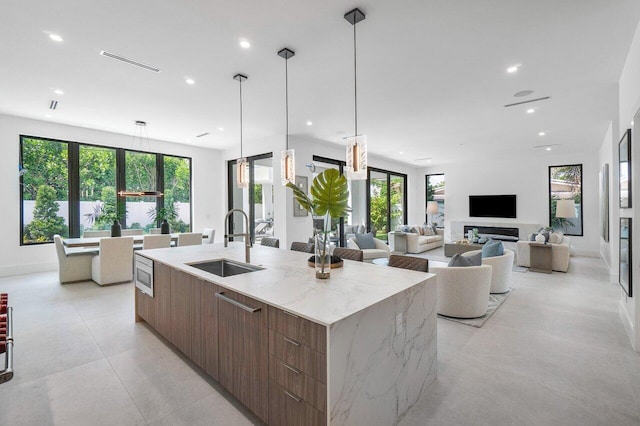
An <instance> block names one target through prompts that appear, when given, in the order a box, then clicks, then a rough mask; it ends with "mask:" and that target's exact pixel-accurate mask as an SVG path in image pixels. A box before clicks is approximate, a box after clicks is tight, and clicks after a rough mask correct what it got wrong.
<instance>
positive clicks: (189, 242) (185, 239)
mask: <svg viewBox="0 0 640 426" xmlns="http://www.w3.org/2000/svg"><path fill="white" fill-rule="evenodd" d="M201 244H202V232H183V233H181V234H178V247H183V246H198V245H201Z"/></svg>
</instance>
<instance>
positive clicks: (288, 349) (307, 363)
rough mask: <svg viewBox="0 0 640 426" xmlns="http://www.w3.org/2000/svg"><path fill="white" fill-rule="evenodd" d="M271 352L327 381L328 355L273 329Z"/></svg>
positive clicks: (309, 373)
mask: <svg viewBox="0 0 640 426" xmlns="http://www.w3.org/2000/svg"><path fill="white" fill-rule="evenodd" d="M269 353H270V354H273V355H275V356H276V358H279V359H281V360H282V361H284V362H286V363H287V364H288V365H290V366H292V367H294V368H296V369H298V370H300V371H302V372H303V373H305V374H308V375H309V376H311V377H313V378H314V379H316V380H319V381H320V382H322V383H327V356H326V355H325V354H322V353H320V352H318V351H315V350H313V349H311V348H310V347H308V346H305V345H302V344H300V343H299V342H296V341H295V340H293V339H290V338H288V337H286V336H284V335H282V334H280V333H277V332H275V331H273V330H269Z"/></svg>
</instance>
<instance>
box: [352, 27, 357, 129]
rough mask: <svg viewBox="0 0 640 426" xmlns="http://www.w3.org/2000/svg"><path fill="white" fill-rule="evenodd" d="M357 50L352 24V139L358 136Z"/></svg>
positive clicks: (354, 29) (354, 30) (354, 28)
mask: <svg viewBox="0 0 640 426" xmlns="http://www.w3.org/2000/svg"><path fill="white" fill-rule="evenodd" d="M357 53H358V52H357V49H356V24H353V94H354V96H353V98H354V112H353V115H354V116H355V120H354V122H355V127H356V128H355V133H354V135H353V136H354V137H355V136H358V65H357V62H356V57H357Z"/></svg>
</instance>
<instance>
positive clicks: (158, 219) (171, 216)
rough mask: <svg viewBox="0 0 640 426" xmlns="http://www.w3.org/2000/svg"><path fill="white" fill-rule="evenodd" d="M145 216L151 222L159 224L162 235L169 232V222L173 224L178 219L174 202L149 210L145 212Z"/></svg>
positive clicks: (176, 206)
mask: <svg viewBox="0 0 640 426" xmlns="http://www.w3.org/2000/svg"><path fill="white" fill-rule="evenodd" d="M147 216H149V219H151V221H152V222H154V223H156V224H158V223H160V228H161V229H162V233H163V234H168V233H169V232H171V227H170V226H169V225H170V222H171V223H173V222H175V221H176V219H177V218H178V205H177V203H175V202H174V203H171V204H168V205H166V206H165V207H160V208H151V209H149V211H147ZM174 228H175V226H174Z"/></svg>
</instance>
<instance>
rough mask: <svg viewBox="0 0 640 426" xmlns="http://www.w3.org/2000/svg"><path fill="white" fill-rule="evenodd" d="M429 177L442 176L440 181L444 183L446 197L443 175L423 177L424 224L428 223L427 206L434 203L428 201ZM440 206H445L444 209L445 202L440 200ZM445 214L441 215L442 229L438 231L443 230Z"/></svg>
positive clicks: (436, 174)
mask: <svg viewBox="0 0 640 426" xmlns="http://www.w3.org/2000/svg"><path fill="white" fill-rule="evenodd" d="M430 176H442V179H443V180H444V182H445V196H446V185H447V180H446V178H445V177H444V173H428V174H426V175H424V200H425V203H424V207H425V209H424V211H425V213H424V219H425V223H429V215H428V214H427V213H426V212H427V205H428V203H429V201H436V200H435V199H434V200H429V177H430ZM442 205H443V206H445V208H446V200H442ZM445 217H446V216H445V213H443V214H442V228H440V227H438V229H443V228H444V220H445Z"/></svg>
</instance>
